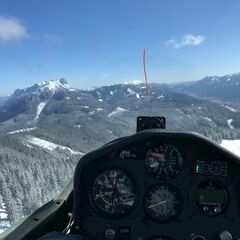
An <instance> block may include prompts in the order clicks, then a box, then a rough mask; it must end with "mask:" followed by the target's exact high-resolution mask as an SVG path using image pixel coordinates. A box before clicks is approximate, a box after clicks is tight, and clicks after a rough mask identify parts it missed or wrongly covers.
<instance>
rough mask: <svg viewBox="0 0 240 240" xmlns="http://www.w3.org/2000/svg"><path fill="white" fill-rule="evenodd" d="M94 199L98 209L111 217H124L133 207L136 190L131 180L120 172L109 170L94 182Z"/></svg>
mask: <svg viewBox="0 0 240 240" xmlns="http://www.w3.org/2000/svg"><path fill="white" fill-rule="evenodd" d="M92 198H93V202H94V204H95V206H96V207H97V209H99V210H101V211H102V212H103V213H105V214H107V215H109V216H119V217H120V216H124V215H125V214H127V213H128V212H129V211H130V210H131V208H132V207H133V205H134V203H135V199H136V194H135V188H134V184H133V182H132V181H131V180H130V178H129V177H128V176H127V175H126V174H125V173H124V172H122V171H120V170H115V169H113V170H107V171H104V172H102V173H101V174H100V175H98V176H97V177H96V179H95V181H94V184H93V189H92Z"/></svg>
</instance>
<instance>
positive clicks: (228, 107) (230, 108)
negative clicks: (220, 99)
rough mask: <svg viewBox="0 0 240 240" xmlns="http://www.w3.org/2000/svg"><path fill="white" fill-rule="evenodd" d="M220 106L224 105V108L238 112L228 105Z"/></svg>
mask: <svg viewBox="0 0 240 240" xmlns="http://www.w3.org/2000/svg"><path fill="white" fill-rule="evenodd" d="M222 107H225V108H226V109H228V110H229V111H231V112H234V113H236V112H239V111H238V110H237V109H235V108H233V107H230V106H226V105H222Z"/></svg>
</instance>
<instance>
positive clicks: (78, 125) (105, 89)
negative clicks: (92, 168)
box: [0, 79, 240, 231]
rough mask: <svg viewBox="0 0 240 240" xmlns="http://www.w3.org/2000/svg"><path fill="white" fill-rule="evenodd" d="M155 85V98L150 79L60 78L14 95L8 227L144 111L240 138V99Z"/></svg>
mask: <svg viewBox="0 0 240 240" xmlns="http://www.w3.org/2000/svg"><path fill="white" fill-rule="evenodd" d="M150 88H151V97H150V99H148V98H146V88H145V84H144V83H136V82H134V83H123V84H115V85H111V86H102V87H99V88H96V89H92V90H80V89H75V88H72V87H71V86H69V84H68V83H67V81H66V80H65V79H57V80H52V81H48V82H43V83H39V84H35V85H33V86H31V87H29V88H26V89H22V90H20V89H19V90H16V91H15V92H14V93H13V94H12V95H11V96H10V97H9V98H8V99H6V101H4V102H3V103H2V105H1V106H0V163H1V169H2V171H0V184H2V185H1V186H0V187H1V189H2V191H1V192H0V231H1V230H4V229H5V228H6V227H7V226H8V225H6V224H10V223H11V222H12V221H14V220H16V219H19V218H20V217H21V216H24V215H28V214H29V212H30V211H32V210H33V209H36V208H37V207H39V206H40V205H42V204H43V203H44V202H46V201H48V200H49V199H51V198H52V197H53V196H54V195H55V194H56V193H57V192H58V191H59V190H60V189H62V188H63V186H64V185H65V184H66V182H67V181H68V180H69V179H70V178H71V176H72V174H73V170H74V167H75V164H76V162H77V161H78V160H79V158H80V157H81V156H82V154H84V153H86V152H88V151H91V150H93V149H95V148H97V147H100V146H101V145H103V144H105V143H107V142H109V141H110V140H113V139H116V138H118V137H123V136H126V135H129V134H132V133H134V132H135V131H136V118H137V116H140V115H148V116H151V115H154V116H165V117H166V119H167V128H168V129H175V130H192V131H196V132H199V133H202V134H204V135H206V136H208V137H209V138H211V139H213V140H215V141H217V142H219V143H220V142H221V141H222V139H224V141H223V144H224V146H225V145H226V146H229V145H231V143H230V144H229V142H228V141H227V140H229V139H240V108H239V107H238V106H235V105H234V104H232V103H226V102H221V103H217V102H211V101H209V100H203V99H201V98H196V97H193V96H190V95H188V94H185V93H179V92H175V90H174V89H172V88H170V87H169V86H167V85H160V84H151V85H150ZM235 143H238V142H235ZM46 176H47V177H46ZM8 183H11V184H10V185H9V184H8ZM9 186H10V188H9ZM1 199H2V200H1ZM9 199H11V200H10V201H9Z"/></svg>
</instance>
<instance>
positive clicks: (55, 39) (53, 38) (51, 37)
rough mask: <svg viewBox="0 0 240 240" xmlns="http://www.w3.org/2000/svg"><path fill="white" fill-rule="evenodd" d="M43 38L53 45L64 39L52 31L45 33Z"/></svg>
mask: <svg viewBox="0 0 240 240" xmlns="http://www.w3.org/2000/svg"><path fill="white" fill-rule="evenodd" d="M43 38H44V39H45V40H46V41H47V43H49V44H51V45H56V44H58V43H60V42H61V41H62V39H61V38H60V37H58V36H56V35H55V34H52V33H44V34H43Z"/></svg>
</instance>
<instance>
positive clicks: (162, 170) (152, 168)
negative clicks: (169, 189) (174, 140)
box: [145, 144, 183, 180]
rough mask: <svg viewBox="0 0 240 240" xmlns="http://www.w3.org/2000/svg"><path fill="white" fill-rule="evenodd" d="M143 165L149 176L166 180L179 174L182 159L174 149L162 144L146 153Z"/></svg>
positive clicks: (171, 146)
mask: <svg viewBox="0 0 240 240" xmlns="http://www.w3.org/2000/svg"><path fill="white" fill-rule="evenodd" d="M145 164H146V167H147V170H148V172H149V173H150V175H151V176H153V177H154V178H156V179H160V180H167V179H171V178H174V177H176V176H177V175H178V174H179V173H180V172H181V170H182V165H183V158H182V155H181V153H180V152H179V150H178V149H177V148H176V147H174V146H173V145H170V144H162V145H159V146H156V147H154V148H152V149H150V150H149V151H148V152H147V154H146V157H145Z"/></svg>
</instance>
